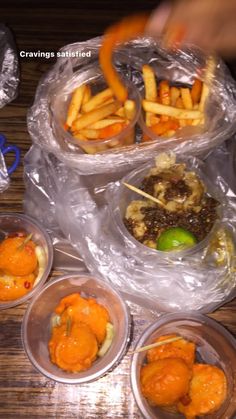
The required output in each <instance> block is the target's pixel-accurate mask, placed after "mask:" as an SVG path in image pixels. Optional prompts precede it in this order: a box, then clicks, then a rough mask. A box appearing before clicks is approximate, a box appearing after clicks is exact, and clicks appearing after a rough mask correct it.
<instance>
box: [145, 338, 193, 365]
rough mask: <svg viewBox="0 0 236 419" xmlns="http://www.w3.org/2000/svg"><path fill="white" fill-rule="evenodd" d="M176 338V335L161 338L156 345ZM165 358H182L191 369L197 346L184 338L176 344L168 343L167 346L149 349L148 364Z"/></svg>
mask: <svg viewBox="0 0 236 419" xmlns="http://www.w3.org/2000/svg"><path fill="white" fill-rule="evenodd" d="M175 337H177V335H175V334H172V335H165V336H160V337H159V338H157V339H156V340H155V341H154V343H155V342H161V341H163V340H166V339H170V338H175ZM165 358H181V359H183V360H184V361H185V362H186V364H187V365H188V366H189V367H192V366H193V363H194V358H195V344H194V343H193V342H189V341H187V340H185V339H184V338H183V339H180V340H177V341H175V342H170V343H166V344H165V345H161V346H158V347H156V348H152V349H149V351H148V352H147V360H148V362H153V361H157V360H158V359H165Z"/></svg>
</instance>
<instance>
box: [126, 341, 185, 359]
mask: <svg viewBox="0 0 236 419" xmlns="http://www.w3.org/2000/svg"><path fill="white" fill-rule="evenodd" d="M181 339H183V338H182V337H181V336H176V337H175V338H169V339H165V340H162V341H160V342H155V343H151V344H150V345H147V346H142V347H141V348H138V349H135V351H132V352H130V355H133V354H136V353H138V352H144V351H148V350H149V349H152V348H157V347H158V346H162V345H166V344H167V343H171V342H176V341H177V340H181Z"/></svg>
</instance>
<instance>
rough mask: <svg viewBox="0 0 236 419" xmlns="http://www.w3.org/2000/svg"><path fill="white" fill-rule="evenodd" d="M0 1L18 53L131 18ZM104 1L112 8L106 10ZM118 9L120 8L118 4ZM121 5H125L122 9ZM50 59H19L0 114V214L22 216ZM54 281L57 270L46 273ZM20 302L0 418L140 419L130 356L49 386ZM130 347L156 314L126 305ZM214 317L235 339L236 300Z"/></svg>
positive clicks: (1, 340)
mask: <svg viewBox="0 0 236 419" xmlns="http://www.w3.org/2000/svg"><path fill="white" fill-rule="evenodd" d="M32 3H33V5H31V2H30V1H26V0H25V1H17V0H15V1H12V0H8V1H5V2H4V1H2V2H1V5H0V16H1V20H2V22H5V23H7V24H8V25H9V26H10V27H11V28H12V29H13V31H14V34H15V38H16V42H17V45H18V48H19V50H25V51H37V50H39V49H40V50H41V51H57V50H58V49H59V48H60V47H62V46H63V45H65V44H67V43H71V42H76V41H79V40H85V39H89V38H92V37H94V36H96V35H99V34H101V33H102V31H103V30H104V28H105V27H106V25H108V24H109V23H111V22H112V21H114V20H116V19H118V18H119V17H121V16H123V15H125V14H127V13H130V12H131V11H132V7H133V4H131V1H130V2H129V1H127V0H126V1H124V2H117V3H115V2H106V1H105V0H100V1H98V2H96V1H89V0H87V1H79V0H76V1H68V0H67V2H66V3H65V5H66V8H65V5H64V7H63V6H60V5H59V4H58V1H56V0H55V1H46V0H41V1H40V6H39V5H37V2H32ZM107 3H112V4H110V5H109V6H107ZM120 3H122V4H120ZM123 3H124V4H123ZM156 3H157V2H156V1H155V0H154V1H149V2H143V1H142V2H141V1H136V8H137V9H140V10H141V9H143V8H144V7H147V8H151V7H153V6H155V5H156ZM52 62H53V61H52V60H48V61H47V60H40V59H22V60H21V84H20V89H19V95H18V97H17V99H16V100H14V101H13V102H12V103H11V104H9V105H8V106H6V107H5V108H4V109H1V110H0V132H1V133H3V134H5V135H6V137H7V139H8V141H9V143H16V144H17V145H18V146H19V147H20V148H21V151H22V159H21V165H20V167H19V168H18V169H17V170H16V172H15V173H14V174H13V175H12V177H11V184H10V187H9V189H8V190H7V191H5V192H4V193H2V194H1V195H0V199H1V207H0V211H1V212H5V211H12V212H22V210H23V209H22V200H23V197H24V184H23V180H22V173H23V156H24V154H25V153H26V152H27V150H28V149H29V147H30V145H31V140H30V137H29V134H28V132H27V126H26V113H27V109H28V107H29V106H30V105H31V104H32V101H33V98H34V93H35V89H36V86H37V83H38V81H39V78H40V76H41V75H42V74H44V72H45V71H47V69H48V68H49V67H50V66H51V65H52ZM52 275H56V272H54V271H53V272H52ZM26 306H27V304H23V305H21V306H18V307H16V308H13V309H8V310H4V311H1V312H0V325H1V328H0V418H3V419H7V418H14V419H15V418H16V417H21V418H32V419H33V418H81V419H82V418H83V419H84V418H89V419H92V418H99V419H100V418H111V419H112V418H117V419H118V418H130V419H134V418H140V414H139V413H138V409H137V407H136V405H135V402H134V400H133V397H132V394H131V389H130V383H129V355H126V356H125V357H124V358H123V360H122V362H121V364H120V365H119V366H117V367H116V368H115V369H114V370H113V371H112V372H111V373H109V374H108V375H107V376H105V377H103V378H101V379H100V380H98V381H96V382H94V383H91V384H87V385H83V386H76V385H75V386H69V385H63V384H60V383H56V382H53V381H50V380H49V379H47V378H45V377H44V376H42V375H41V374H40V373H38V372H37V371H36V370H35V369H34V368H33V366H32V365H31V363H30V362H29V360H28V358H27V356H26V355H25V353H24V351H23V349H22V343H21V336H20V333H21V322H22V317H23V315H24V312H25V309H26ZM131 313H132V315H133V324H134V328H133V334H132V342H133V341H134V340H135V339H136V338H137V337H138V336H139V334H140V332H141V331H142V330H143V329H144V328H145V327H146V326H147V325H148V324H149V323H150V322H152V321H153V320H154V319H155V318H156V317H157V315H156V314H155V313H150V312H148V311H147V310H143V311H142V315H140V308H139V307H138V306H134V305H131ZM211 316H212V317H213V318H215V319H216V320H218V321H219V322H221V323H222V324H223V325H224V326H225V327H227V328H228V329H229V330H230V331H231V332H232V333H233V334H235V335H236V300H234V301H232V302H231V303H229V304H226V305H225V306H223V307H221V308H220V309H219V310H217V311H216V312H215V313H214V314H212V315H211Z"/></svg>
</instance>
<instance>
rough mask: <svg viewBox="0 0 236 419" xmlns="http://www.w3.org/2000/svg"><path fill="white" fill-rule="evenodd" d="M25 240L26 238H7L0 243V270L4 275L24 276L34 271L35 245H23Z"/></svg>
mask: <svg viewBox="0 0 236 419" xmlns="http://www.w3.org/2000/svg"><path fill="white" fill-rule="evenodd" d="M25 239H26V236H24V237H9V238H6V239H5V240H3V241H2V242H1V243H0V270H1V271H4V273H5V274H6V275H18V276H24V275H29V274H31V273H33V272H34V271H35V270H36V268H37V264H38V260H37V256H36V253H35V243H34V242H33V241H32V240H29V241H28V242H27V243H25ZM24 243H25V244H24Z"/></svg>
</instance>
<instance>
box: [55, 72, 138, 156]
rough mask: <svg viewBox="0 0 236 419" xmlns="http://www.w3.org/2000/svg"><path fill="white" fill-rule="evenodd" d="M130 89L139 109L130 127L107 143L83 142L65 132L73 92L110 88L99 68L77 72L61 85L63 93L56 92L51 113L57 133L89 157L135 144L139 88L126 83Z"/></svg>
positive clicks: (130, 96)
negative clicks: (82, 86)
mask: <svg viewBox="0 0 236 419" xmlns="http://www.w3.org/2000/svg"><path fill="white" fill-rule="evenodd" d="M124 83H125V84H126V86H127V88H128V97H129V99H132V100H134V102H135V106H136V112H135V116H134V118H133V120H132V121H130V123H129V124H128V125H127V127H126V128H125V129H124V130H123V131H121V132H120V134H118V135H116V136H113V137H109V138H107V139H104V140H80V139H76V138H74V137H73V136H72V135H71V134H70V133H69V132H68V131H66V130H65V129H64V124H65V121H66V115H67V110H68V106H69V103H70V100H71V96H72V92H73V91H74V90H75V89H76V88H77V87H79V86H80V85H82V84H89V85H90V87H91V88H92V92H93V94H97V93H99V92H101V91H102V90H104V89H106V88H107V84H106V82H105V80H104V77H103V75H102V73H101V70H100V69H99V68H96V67H95V68H94V67H92V68H89V69H87V70H85V71H81V70H79V71H77V72H76V73H74V75H73V77H72V78H71V79H70V80H69V81H68V82H66V83H65V84H64V85H63V86H60V90H58V91H55V92H54V95H53V98H52V100H51V110H52V114H53V124H54V130H55V132H56V134H57V137H58V138H60V140H61V141H63V140H64V141H66V142H67V143H68V144H73V146H77V147H80V148H81V149H82V150H83V151H85V152H86V153H88V154H95V153H100V152H104V151H108V150H111V149H116V148H120V147H124V146H129V145H132V144H133V143H134V142H135V124H136V122H137V121H138V118H139V114H140V109H141V100H140V95H139V91H138V89H137V88H136V87H135V86H134V85H133V84H132V83H131V82H129V81H128V80H124Z"/></svg>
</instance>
